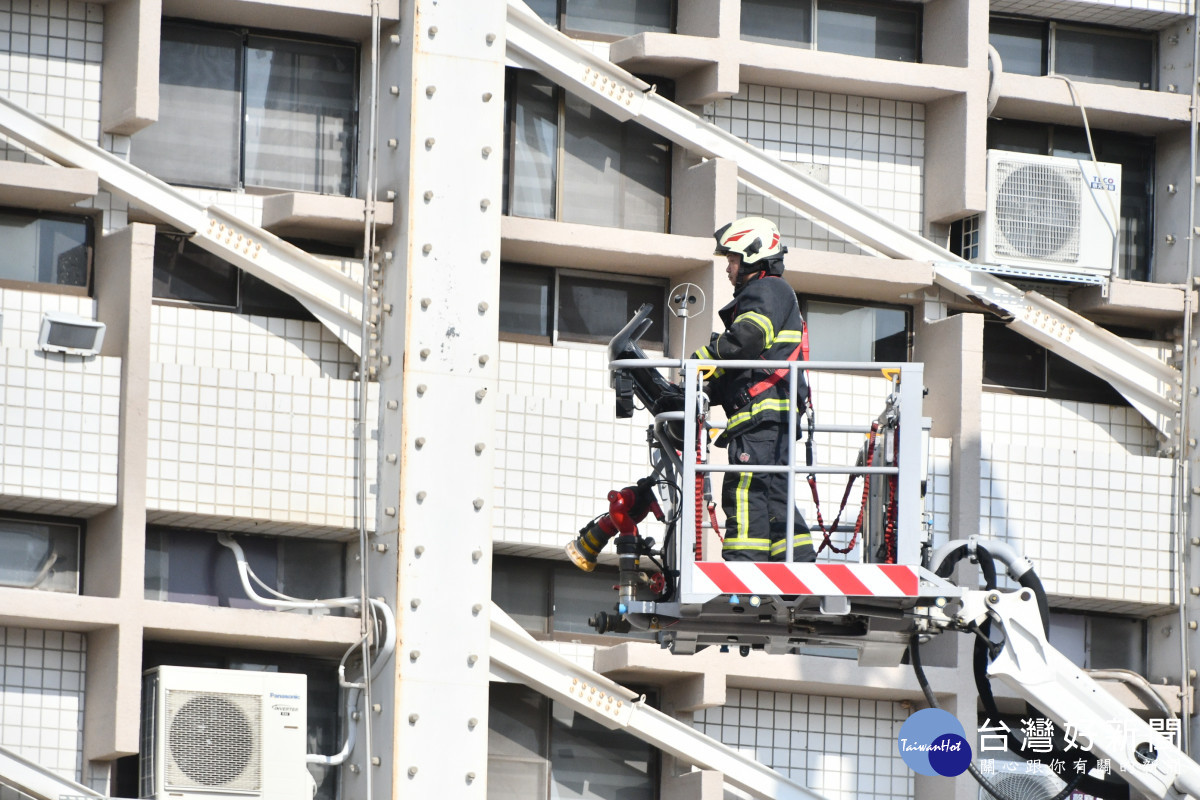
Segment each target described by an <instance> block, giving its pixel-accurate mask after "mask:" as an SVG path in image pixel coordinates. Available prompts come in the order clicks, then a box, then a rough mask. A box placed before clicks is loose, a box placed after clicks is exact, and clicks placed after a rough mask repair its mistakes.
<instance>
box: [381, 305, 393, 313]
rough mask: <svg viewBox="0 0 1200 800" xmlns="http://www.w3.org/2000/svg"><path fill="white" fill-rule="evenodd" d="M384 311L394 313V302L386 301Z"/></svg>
mask: <svg viewBox="0 0 1200 800" xmlns="http://www.w3.org/2000/svg"><path fill="white" fill-rule="evenodd" d="M383 313H385V314H391V313H392V304H391V303H384V304H383Z"/></svg>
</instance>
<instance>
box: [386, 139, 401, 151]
mask: <svg viewBox="0 0 1200 800" xmlns="http://www.w3.org/2000/svg"><path fill="white" fill-rule="evenodd" d="M387 146H388V147H390V148H392V149H393V150H394V149H396V148H397V147H399V146H400V140H399V139H388V141H387Z"/></svg>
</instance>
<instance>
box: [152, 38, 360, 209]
mask: <svg viewBox="0 0 1200 800" xmlns="http://www.w3.org/2000/svg"><path fill="white" fill-rule="evenodd" d="M357 61H358V53H357V50H356V49H355V48H354V47H351V46H348V45H337V44H330V43H324V42H301V41H296V40H293V39H285V38H281V37H273V36H263V35H257V34H255V35H251V34H245V33H243V32H241V31H234V30H223V29H219V28H212V27H207V26H202V25H194V24H188V23H182V22H165V23H163V27H162V45H161V55H160V59H159V87H160V88H159V97H160V100H159V104H160V105H159V121H158V122H157V123H155V124H154V125H151V126H150V127H148V128H146V129H145V130H144V131H141V132H140V133H138V134H137V135H135V136H134V137H133V144H132V148H131V159H132V161H133V163H134V164H136V165H137V166H139V167H141V168H143V169H145V170H147V171H148V172H150V173H152V174H154V175H155V176H156V177H159V178H162V179H163V180H165V181H168V182H169V183H178V184H184V185H190V186H211V187H216V188H237V187H239V186H241V185H243V184H245V185H250V186H270V187H275V188H280V189H296V190H300V191H308V192H321V193H325V194H340V195H348V194H350V193H351V192H352V190H353V186H352V184H353V165H354V146H355V139H356V136H357V133H356V127H357V105H356V97H357V86H358V78H357V74H356V71H357ZM184 154H186V157H184Z"/></svg>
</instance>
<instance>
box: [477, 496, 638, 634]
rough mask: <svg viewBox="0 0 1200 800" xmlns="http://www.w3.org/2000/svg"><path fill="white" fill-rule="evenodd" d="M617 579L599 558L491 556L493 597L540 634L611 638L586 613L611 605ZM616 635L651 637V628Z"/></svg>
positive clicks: (610, 609) (614, 569)
mask: <svg viewBox="0 0 1200 800" xmlns="http://www.w3.org/2000/svg"><path fill="white" fill-rule="evenodd" d="M598 507H599V506H598ZM580 522H581V523H582V522H586V520H580ZM616 582H617V570H616V568H614V567H609V566H606V565H603V564H600V565H598V566H597V567H596V571H595V572H583V571H581V570H580V569H578V568H577V567H575V566H574V565H573V564H567V563H565V562H561V561H547V560H544V559H538V558H517V557H513V556H502V555H497V556H494V557H493V558H492V600H494V601H495V602H496V604H497V605H498V606H500V607H501V608H503V609H504V610H505V611H506V612H507V613H508V615H509V616H511V617H512V618H513V620H514V621H516V622H517V623H518V624H519V625H520V626H521V627H522V628H524V629H525V630H527V631H529V632H530V633H531V634H533V635H534V636H535V637H537V638H539V639H564V640H568V641H578V640H580V639H581V638H583V639H586V638H587V637H593V638H594V641H596V642H602V643H605V644H610V645H611V644H615V643H616V642H617V641H618V637H617V635H616V634H598V633H596V629H595V628H593V627H592V625H591V624H590V623H589V622H588V619H589V618H590V617H593V616H595V615H596V612H598V611H615V608H616V604H617V593H616V590H614V589H613V586H615V585H616ZM564 634H565V635H564ZM620 636H621V637H624V638H627V639H654V638H655V637H656V634H655V632H653V631H631V632H630V633H626V634H620Z"/></svg>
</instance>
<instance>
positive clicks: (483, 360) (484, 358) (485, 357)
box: [479, 353, 488, 367]
mask: <svg viewBox="0 0 1200 800" xmlns="http://www.w3.org/2000/svg"><path fill="white" fill-rule="evenodd" d="M487 362H488V354H487V353H480V354H479V366H481V367H482V366H483V365H484V364H486V363H487Z"/></svg>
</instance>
